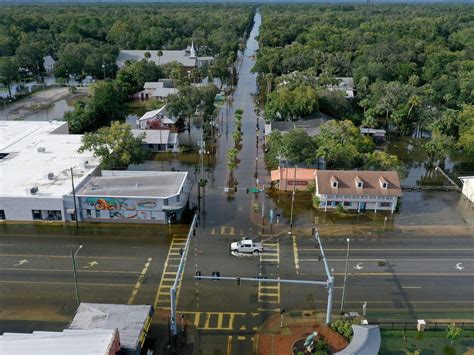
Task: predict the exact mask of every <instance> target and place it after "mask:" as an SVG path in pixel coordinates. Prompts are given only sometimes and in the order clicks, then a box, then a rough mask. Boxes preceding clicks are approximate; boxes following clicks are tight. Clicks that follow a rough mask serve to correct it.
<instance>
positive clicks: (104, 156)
mask: <svg viewBox="0 0 474 355" xmlns="http://www.w3.org/2000/svg"><path fill="white" fill-rule="evenodd" d="M144 137H145V134H144V133H143V134H142V135H140V136H138V137H135V136H134V135H133V133H132V131H131V128H130V125H128V124H123V123H120V122H113V123H112V125H111V126H110V127H102V128H99V129H98V130H97V132H94V133H86V134H84V136H83V137H82V145H81V147H80V148H79V152H84V151H86V150H90V151H92V152H93V153H94V155H95V156H96V157H98V158H100V159H101V166H102V168H103V169H120V168H126V167H127V166H128V165H130V164H139V163H142V162H143V161H144V160H145V152H144V150H143V148H142V144H143V139H144Z"/></svg>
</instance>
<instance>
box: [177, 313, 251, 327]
mask: <svg viewBox="0 0 474 355" xmlns="http://www.w3.org/2000/svg"><path fill="white" fill-rule="evenodd" d="M178 314H184V315H185V317H186V318H188V319H189V320H190V321H191V323H193V324H194V326H195V327H196V328H197V329H200V330H234V322H235V317H236V316H240V317H243V316H245V315H247V313H239V312H191V311H184V312H180V311H178ZM189 317H190V318H189Z"/></svg>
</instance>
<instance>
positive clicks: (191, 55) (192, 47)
mask: <svg viewBox="0 0 474 355" xmlns="http://www.w3.org/2000/svg"><path fill="white" fill-rule="evenodd" d="M189 58H196V49H195V48H194V40H192V41H191V50H190V53H189Z"/></svg>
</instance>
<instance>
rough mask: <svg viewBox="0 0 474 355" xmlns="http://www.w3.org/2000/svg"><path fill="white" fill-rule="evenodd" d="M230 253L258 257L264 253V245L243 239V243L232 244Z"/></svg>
mask: <svg viewBox="0 0 474 355" xmlns="http://www.w3.org/2000/svg"><path fill="white" fill-rule="evenodd" d="M230 251H231V252H237V253H251V254H256V255H258V254H259V253H261V252H262V251H263V245H262V243H257V242H254V241H253V240H252V239H247V238H243V239H242V240H241V241H238V242H234V243H231V244H230Z"/></svg>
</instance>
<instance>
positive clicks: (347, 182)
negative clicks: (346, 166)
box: [316, 170, 402, 196]
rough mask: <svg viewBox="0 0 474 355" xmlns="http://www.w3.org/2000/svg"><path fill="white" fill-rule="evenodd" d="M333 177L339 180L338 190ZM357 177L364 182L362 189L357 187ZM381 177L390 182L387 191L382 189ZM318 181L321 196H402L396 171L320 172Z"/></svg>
mask: <svg viewBox="0 0 474 355" xmlns="http://www.w3.org/2000/svg"><path fill="white" fill-rule="evenodd" d="M332 177H334V178H335V179H337V182H338V187H337V188H335V187H332V184H331V178H332ZM357 177H359V179H360V180H361V181H362V182H363V187H362V188H357V187H356V183H355V182H356V178H357ZM381 177H382V178H384V179H385V180H386V181H387V182H388V187H387V188H386V189H383V188H382V187H381V184H380V178H381ZM316 181H317V186H318V193H319V194H321V195H370V196H402V190H401V188H400V180H399V179H398V174H397V172H396V171H367V170H366V171H358V170H318V171H317V173H316Z"/></svg>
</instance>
